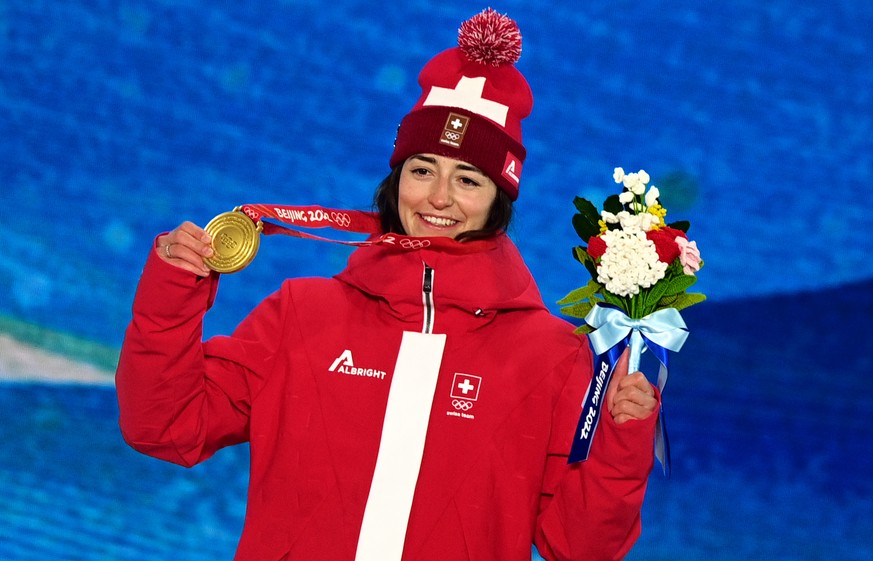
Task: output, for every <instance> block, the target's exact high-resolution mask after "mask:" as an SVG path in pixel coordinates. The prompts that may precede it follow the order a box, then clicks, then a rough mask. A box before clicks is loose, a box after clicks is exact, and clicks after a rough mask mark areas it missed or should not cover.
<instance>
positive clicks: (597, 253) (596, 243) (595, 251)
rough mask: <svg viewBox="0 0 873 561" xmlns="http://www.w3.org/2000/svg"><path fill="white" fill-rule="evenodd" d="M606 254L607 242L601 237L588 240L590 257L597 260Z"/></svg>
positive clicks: (592, 237)
mask: <svg viewBox="0 0 873 561" xmlns="http://www.w3.org/2000/svg"><path fill="white" fill-rule="evenodd" d="M604 253H606V242H605V241H603V238H601V237H600V236H591V238H590V239H589V240H588V255H590V256H591V257H592V258H594V259H595V260H597V259H600V258H601V257H603V254H604Z"/></svg>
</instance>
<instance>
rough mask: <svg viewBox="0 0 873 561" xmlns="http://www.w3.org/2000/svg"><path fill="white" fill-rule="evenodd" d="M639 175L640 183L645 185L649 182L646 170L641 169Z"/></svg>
mask: <svg viewBox="0 0 873 561" xmlns="http://www.w3.org/2000/svg"><path fill="white" fill-rule="evenodd" d="M637 175H638V176H639V178H640V181H642V182H643V183H648V182H649V174H648V173H646V170H644V169H641V170H640V171H638V172H637Z"/></svg>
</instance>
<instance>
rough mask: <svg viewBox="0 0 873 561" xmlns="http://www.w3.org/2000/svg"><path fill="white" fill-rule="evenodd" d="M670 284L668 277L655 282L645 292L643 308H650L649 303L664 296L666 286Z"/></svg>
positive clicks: (655, 301)
mask: <svg viewBox="0 0 873 561" xmlns="http://www.w3.org/2000/svg"><path fill="white" fill-rule="evenodd" d="M669 284H670V280H669V279H661V280H659V281H658V282H656V283H655V285H654V286H652V288H650V289H649V291H648V293H646V299H645V304H644V306H645V308H647V309H648V308H651V304H655V303H657V302H659V301H660V300H661V298H663V297H664V295H665V294H666V293H667V286H668V285H669Z"/></svg>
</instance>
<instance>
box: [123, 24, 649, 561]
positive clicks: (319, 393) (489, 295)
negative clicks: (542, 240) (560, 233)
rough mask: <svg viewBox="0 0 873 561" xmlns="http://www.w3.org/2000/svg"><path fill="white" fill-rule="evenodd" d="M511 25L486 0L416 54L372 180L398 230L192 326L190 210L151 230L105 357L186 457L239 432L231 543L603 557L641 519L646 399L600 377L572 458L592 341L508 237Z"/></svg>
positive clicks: (625, 545)
mask: <svg viewBox="0 0 873 561" xmlns="http://www.w3.org/2000/svg"><path fill="white" fill-rule="evenodd" d="M517 35H518V30H517V28H516V27H515V24H514V22H512V20H509V18H506V17H505V16H499V15H498V14H496V13H494V12H493V11H491V10H486V11H485V12H483V13H482V14H479V15H478V16H476V17H474V18H473V19H471V20H469V21H468V22H465V24H464V25H463V26H462V28H461V31H460V34H459V45H460V46H459V48H455V49H449V50H448V51H444V52H443V53H441V54H439V55H437V56H436V57H434V59H432V60H431V61H430V62H429V63H428V64H427V65H426V66H425V68H424V69H423V70H422V73H421V75H420V77H419V81H420V83H421V85H422V90H423V91H422V97H421V98H420V99H419V101H418V103H417V104H416V105H415V106H414V107H413V110H412V111H411V112H410V113H409V114H408V115H407V116H406V117H405V118H404V119H403V122H402V123H401V126H400V128H399V129H398V135H397V141H396V143H395V149H394V153H393V154H392V157H391V166H392V172H391V174H390V175H389V176H388V177H387V178H386V180H385V181H383V183H382V184H381V185H380V187H379V189H378V190H377V193H376V197H375V202H376V206H377V208H378V213H379V219H380V222H381V225H382V232H383V233H385V234H387V233H391V234H392V236H393V237H392V238H391V239H392V240H397V239H401V240H404V241H407V243H373V244H372V245H369V246H366V247H361V248H359V249H358V250H356V251H355V252H354V253H353V254H352V255H351V257H350V258H349V263H348V266H347V268H346V269H345V270H344V271H343V272H341V273H339V274H338V275H336V276H335V277H334V278H331V279H294V280H287V281H285V282H284V283H283V284H282V286H281V288H280V289H279V290H278V291H277V292H276V293H274V294H273V295H272V296H270V297H268V298H267V299H266V300H265V301H264V302H262V303H261V304H260V305H259V306H258V307H257V308H256V309H255V310H253V311H252V313H251V314H250V315H249V316H248V317H247V318H246V319H245V320H244V321H243V322H242V323H241V324H240V326H239V327H238V328H237V329H236V330H235V331H234V333H233V335H231V336H229V337H215V338H213V339H210V340H208V341H206V342H203V343H201V337H202V318H203V315H204V313H205V312H206V310H207V309H208V308H209V307H210V305H211V303H212V301H213V298H214V295H215V291H216V289H217V283H218V275H217V274H215V273H213V272H211V271H210V270H209V269H208V268H207V267H206V266H205V265H204V258H205V257H209V256H210V255H211V252H212V248H211V240H210V239H209V236H208V235H207V234H206V232H205V231H204V230H202V229H201V228H199V227H198V226H196V225H194V224H192V223H190V222H186V223H183V224H182V225H181V226H179V227H178V228H176V229H175V230H173V231H172V232H170V233H168V234H165V235H161V236H159V237H158V238H157V239H156V242H155V245H154V248H153V250H152V251H151V253H150V256H149V258H148V261H147V264H146V267H145V269H144V271H143V275H142V279H141V281H140V285H139V288H138V291H137V295H136V298H135V301H134V317H133V321H132V322H131V325H130V327H129V328H128V331H127V335H126V338H125V343H124V346H123V349H122V356H121V360H120V363H119V368H118V374H117V387H118V395H119V405H120V410H121V417H120V423H121V427H122V432H123V434H124V437H125V439H126V440H127V442H128V443H130V445H131V446H133V447H134V448H136V449H137V450H140V451H141V452H143V453H146V454H149V455H152V456H155V457H158V458H161V459H164V460H167V461H171V462H175V463H178V464H181V465H185V466H191V465H194V464H196V463H198V462H201V461H203V460H205V459H207V458H209V457H210V456H211V455H212V454H213V453H215V452H216V451H217V450H218V449H220V448H222V447H224V446H228V445H232V444H236V443H241V442H249V443H250V449H251V475H250V483H249V494H248V508H247V512H246V521H245V526H244V529H243V535H242V538H241V540H240V544H239V548H238V550H237V557H236V558H237V559H241V560H248V559H252V560H263V559H287V560H294V559H319V560H349V561H351V560H353V559H354V560H356V561H365V560H370V559H380V560H382V559H388V560H399V559H401V558H402V559H407V560H412V559H414V560H417V561H420V560H424V561H426V560H431V559H433V560H440V561H445V560H455V559H475V560H477V561H480V560H495V561H497V560H500V561H512V560H522V559H530V548H531V543H535V544H536V546H537V548H538V549H539V551H540V553H541V554H542V555H543V557H545V558H546V559H550V560H551V559H555V560H558V559H562V560H563V559H566V560H582V559H618V558H621V557H623V556H624V555H625V554H626V553H627V551H628V550H629V549H630V547H631V546H632V545H633V543H634V541H635V540H636V538H637V536H638V535H639V532H640V521H639V513H640V508H641V504H642V500H643V495H644V493H645V485H646V479H647V476H648V473H649V471H650V470H651V467H652V463H653V458H652V438H653V434H654V423H655V418H656V415H655V414H654V411H655V410H656V408H657V406H658V396H657V393H656V392H655V390H654V388H653V387H652V386H651V385H650V384H649V383H648V382H647V381H646V380H645V378H644V377H643V376H642V375H641V374H640V373H635V374H633V375H630V376H615V377H614V378H613V380H614V381H613V383H611V384H610V387H609V388H608V392H607V394H606V400H607V406H608V410H609V413H610V414H609V415H605V416H604V419H603V421H602V422H601V427H602V428H601V429H600V430H598V432H597V433H596V437H595V442H594V446H593V452H592V454H591V457H590V458H589V459H588V460H587V461H585V462H581V463H575V464H568V463H567V455H568V452H569V448H570V442H571V440H572V438H573V432H574V429H575V426H576V422H577V420H578V417H579V413H580V407H581V403H582V400H583V397H584V394H585V391H586V388H587V386H588V383H589V381H590V379H591V377H592V372H591V369H592V356H591V352H590V350H589V348H588V344H587V341H586V340H585V339H584V338H583V337H580V336H577V335H575V334H574V333H573V329H572V326H570V325H569V324H567V323H566V322H564V321H563V320H560V319H558V318H555V317H554V316H552V315H551V314H550V313H549V312H548V310H547V309H546V307H545V306H544V305H543V302H542V299H541V297H540V295H539V293H538V291H537V289H536V286H535V284H534V282H533V279H532V278H531V276H530V273H529V272H528V270H527V268H526V267H525V265H524V263H523V261H522V259H521V257H520V255H519V254H518V252H517V250H516V249H515V247H514V246H513V244H512V242H511V241H510V240H509V238H508V237H507V235H506V234H505V230H506V228H507V226H508V225H509V221H510V218H511V216H512V203H513V201H514V200H515V199H516V197H517V196H518V185H519V177H520V173H521V164H522V162H523V160H524V156H525V153H524V147H523V145H522V144H521V127H520V121H521V119H523V118H524V117H526V116H527V114H528V113H529V112H530V107H531V103H532V96H531V94H530V90H529V88H528V87H527V83H526V81H524V78H523V77H522V76H521V74H520V73H519V72H518V71H517V70H516V69H515V68H514V66H513V64H512V63H514V62H515V60H516V59H517V58H518V57H517V54H516V55H510V56H508V57H507V56H503V55H501V54H500V53H505V52H506V49H507V47H506V44H507V41H506V38H507V37H508V38H509V40H508V44H510V45H514V44H515V40H516V39H518V41H520V37H517ZM495 37H496V38H498V39H499V40H500V45H497V46H496V47H495V45H494V42H493V39H494V38H495ZM483 38H490V39H487V40H486V39H483ZM488 41H491V43H489V42H488ZM486 43H487V44H486ZM519 46H520V45H519ZM495 51H496V52H498V55H499V56H495V55H494V53H495ZM483 53H484V54H483ZM495 60H496V63H495ZM379 239H382V240H384V239H385V237H384V236H383V237H382V238H379ZM377 241H378V240H377ZM618 368H619V369H620V370H622V371H623V372H626V371H627V362H626V360H625V361H624V362H623V363H622V364H620V365H619V366H618Z"/></svg>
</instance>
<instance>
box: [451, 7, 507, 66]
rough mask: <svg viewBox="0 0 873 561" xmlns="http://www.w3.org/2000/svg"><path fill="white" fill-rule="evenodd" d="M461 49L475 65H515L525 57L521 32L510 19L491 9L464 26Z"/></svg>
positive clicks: (460, 38) (459, 30) (460, 30)
mask: <svg viewBox="0 0 873 561" xmlns="http://www.w3.org/2000/svg"><path fill="white" fill-rule="evenodd" d="M458 46H459V47H460V48H461V50H462V51H464V54H466V55H467V58H469V59H470V60H472V61H474V62H479V63H482V64H490V65H492V66H501V65H503V64H515V62H517V61H518V59H519V57H521V31H519V30H518V25H516V23H515V22H514V21H513V20H512V19H510V18H509V17H508V16H504V15H501V14H498V13H497V12H496V11H494V10H493V9H491V8H488V9H487V10H483V11H482V12H481V13H478V14H476V15H475V16H473V17H472V18H470V19H468V20H467V21H465V22H464V23H462V24H461V28H460V29H458Z"/></svg>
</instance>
